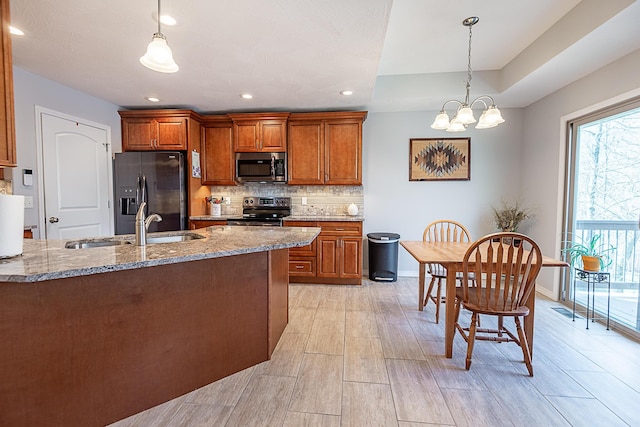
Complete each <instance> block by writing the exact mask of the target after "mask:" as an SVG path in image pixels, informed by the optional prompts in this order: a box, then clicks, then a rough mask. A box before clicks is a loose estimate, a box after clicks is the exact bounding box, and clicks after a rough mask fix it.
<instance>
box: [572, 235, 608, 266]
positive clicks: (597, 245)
mask: <svg viewBox="0 0 640 427" xmlns="http://www.w3.org/2000/svg"><path fill="white" fill-rule="evenodd" d="M601 239H602V235H601V234H597V233H596V234H592V235H591V237H589V239H588V240H586V241H584V242H575V241H569V242H566V246H565V248H564V249H563V250H562V253H563V254H564V255H567V256H569V261H570V264H571V265H572V266H575V265H576V262H577V261H578V259H580V260H582V267H583V269H584V270H588V271H600V270H603V269H605V268H607V267H608V266H610V265H611V263H612V261H613V260H612V259H611V257H610V256H609V254H610V253H611V252H612V251H615V250H616V248H615V247H613V246H611V245H608V244H604V242H602V241H601Z"/></svg>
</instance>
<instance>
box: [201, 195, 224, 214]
mask: <svg viewBox="0 0 640 427" xmlns="http://www.w3.org/2000/svg"><path fill="white" fill-rule="evenodd" d="M204 200H205V202H206V203H207V208H208V209H209V215H211V216H220V215H221V213H222V201H223V200H224V197H215V196H207V197H205V198H204Z"/></svg>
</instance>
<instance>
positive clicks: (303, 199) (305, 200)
mask: <svg viewBox="0 0 640 427" xmlns="http://www.w3.org/2000/svg"><path fill="white" fill-rule="evenodd" d="M306 204H307V198H306V197H303V198H302V205H303V206H304V205H306Z"/></svg>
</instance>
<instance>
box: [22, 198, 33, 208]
mask: <svg viewBox="0 0 640 427" xmlns="http://www.w3.org/2000/svg"><path fill="white" fill-rule="evenodd" d="M24 207H25V208H29V209H33V196H24Z"/></svg>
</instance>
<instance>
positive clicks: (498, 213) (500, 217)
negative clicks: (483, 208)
mask: <svg viewBox="0 0 640 427" xmlns="http://www.w3.org/2000/svg"><path fill="white" fill-rule="evenodd" d="M531 216H532V214H531V209H529V208H524V207H522V205H521V204H520V202H519V201H515V202H506V201H504V200H503V201H502V207H500V208H499V209H498V208H495V207H494V208H493V219H494V221H495V224H496V227H497V228H498V230H501V231H508V232H516V231H518V227H519V226H520V223H521V222H522V221H524V220H525V219H527V218H531Z"/></svg>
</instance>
